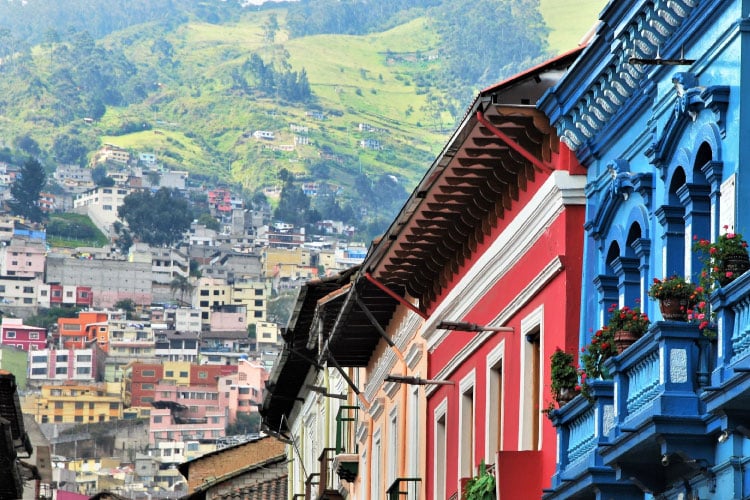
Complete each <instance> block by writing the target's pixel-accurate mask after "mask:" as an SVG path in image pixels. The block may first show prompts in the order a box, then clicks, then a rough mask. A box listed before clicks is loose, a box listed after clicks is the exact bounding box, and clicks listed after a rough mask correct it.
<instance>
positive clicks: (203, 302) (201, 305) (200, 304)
mask: <svg viewBox="0 0 750 500" xmlns="http://www.w3.org/2000/svg"><path fill="white" fill-rule="evenodd" d="M198 305H199V306H200V307H208V301H207V300H201V301H200V302H199V304H198Z"/></svg>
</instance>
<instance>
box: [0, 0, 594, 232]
mask: <svg viewBox="0 0 750 500" xmlns="http://www.w3.org/2000/svg"><path fill="white" fill-rule="evenodd" d="M71 1H75V2H78V3H80V2H82V1H83V0H71ZM87 1H90V2H93V3H96V2H97V1H99V0H87ZM324 1H326V2H329V3H330V6H334V7H335V6H337V5H338V4H337V3H336V2H333V0H319V2H324ZM409 1H410V4H411V5H412V6H413V7H414V8H412V9H411V10H407V11H404V12H401V13H398V14H397V15H396V17H390V18H383V19H381V20H380V21H377V17H374V18H372V19H375V21H373V20H372V19H369V18H367V19H364V18H363V19H364V20H363V19H360V21H361V22H363V23H367V22H370V23H375V24H377V22H380V23H381V24H382V25H390V26H391V28H390V29H384V30H377V31H372V32H368V31H367V30H366V29H364V28H362V29H361V31H362V32H363V34H330V33H329V34H325V33H323V32H320V33H318V34H303V35H300V34H299V33H296V34H295V36H291V35H290V32H289V31H288V26H287V15H288V14H289V12H291V11H290V10H289V9H294V8H295V6H291V7H286V8H282V7H274V8H268V9H260V10H255V9H253V10H250V9H245V10H243V9H238V8H237V6H236V5H232V6H230V5H229V4H228V3H223V2H217V3H215V4H214V7H213V8H214V11H211V10H207V9H206V6H207V5H208V3H205V2H193V1H190V0H185V2H184V5H187V7H186V9H187V10H185V12H184V13H182V14H180V15H178V16H177V17H175V18H174V19H170V20H169V21H165V20H164V16H166V14H164V13H162V12H161V11H159V7H157V6H156V4H150V3H148V2H143V5H142V8H143V10H144V12H143V13H142V15H141V17H142V18H143V19H135V18H133V19H129V20H127V22H122V23H121V24H122V27H121V28H116V27H115V26H113V22H112V20H111V19H108V18H107V17H106V11H102V10H94V11H93V12H96V16H98V17H97V18H96V19H95V22H92V23H91V26H90V28H91V29H92V30H94V32H95V33H99V35H100V36H101V37H100V38H97V39H94V38H93V37H92V36H91V35H89V34H88V32H87V31H76V30H75V29H74V28H70V29H69V30H68V32H65V31H64V29H63V27H60V29H59V33H58V32H55V31H50V32H47V33H46V34H45V35H44V36H40V35H39V34H38V33H35V34H34V35H35V36H36V39H37V40H40V41H39V42H38V43H36V44H35V45H33V46H31V47H29V48H28V50H26V49H24V45H23V43H24V42H22V41H21V38H20V37H19V38H18V39H17V40H15V42H14V43H15V44H16V45H15V46H16V47H18V49H17V50H16V51H12V50H8V47H9V46H11V45H13V44H7V43H6V44H5V45H3V46H2V47H0V49H2V50H0V96H1V97H0V109H1V110H2V111H3V112H2V113H0V137H2V138H3V142H4V145H5V146H6V147H7V149H6V150H5V151H0V153H1V156H0V161H9V160H13V155H14V154H16V152H17V151H18V150H19V149H20V150H23V151H26V152H28V153H31V154H35V155H40V156H41V158H42V159H43V160H44V161H45V163H46V164H47V165H48V166H51V165H53V164H54V163H56V162H64V163H65V162H67V163H76V162H80V163H85V162H87V161H88V160H89V159H90V158H91V155H92V153H93V151H94V150H95V149H96V148H98V147H100V146H101V145H102V144H105V143H111V144H116V145H118V146H120V147H124V148H127V149H129V150H131V151H132V152H133V153H137V152H155V153H156V154H157V156H158V159H159V161H160V162H161V163H163V164H164V165H165V166H166V167H168V168H176V169H184V170H188V171H189V172H190V173H191V176H192V177H193V178H197V179H198V180H199V181H200V182H202V183H205V182H208V183H209V184H211V183H231V184H239V185H242V186H243V187H244V188H245V189H246V190H247V192H248V193H253V192H258V191H260V190H261V189H264V188H268V187H273V186H278V187H280V186H281V185H282V180H281V179H282V177H284V176H285V175H286V174H284V175H282V173H283V172H284V171H286V172H289V173H291V174H294V176H295V179H296V180H299V181H303V180H317V181H326V182H328V183H329V184H331V185H332V186H333V188H334V191H336V192H337V195H336V198H337V200H338V202H339V203H341V204H342V205H343V204H349V205H351V206H352V207H353V208H354V209H355V212H354V213H357V214H359V213H362V210H365V211H369V212H370V215H379V216H381V217H382V218H383V220H387V219H388V218H389V217H390V216H391V215H392V214H393V212H394V211H395V210H397V209H398V208H399V207H400V204H401V202H402V201H403V199H404V198H405V196H406V194H407V193H408V192H409V191H410V190H411V189H412V187H413V186H414V185H415V184H416V182H417V181H418V180H419V179H420V178H421V176H422V175H423V173H424V171H425V169H426V168H427V167H428V166H429V165H430V163H431V162H432V160H433V159H434V157H435V155H436V154H437V152H438V151H439V150H440V148H441V147H442V145H443V144H444V143H445V141H446V140H447V137H448V134H449V133H450V132H451V131H452V130H453V128H454V127H455V124H456V123H457V121H458V120H460V119H461V117H462V115H463V111H464V109H465V108H466V106H468V105H469V101H470V99H471V96H473V95H474V93H475V92H476V91H477V90H478V89H479V88H481V87H482V86H484V85H486V84H488V82H490V83H491V82H494V81H498V80H499V79H501V78H503V77H505V76H508V75H509V74H512V73H514V72H516V71H521V70H523V69H525V68H526V67H528V66H529V65H530V64H532V63H536V62H539V61H540V60H542V59H544V58H545V57H547V56H548V54H549V53H552V54H554V53H559V52H561V51H563V50H568V49H570V48H572V47H574V46H575V45H576V43H577V42H578V41H579V40H580V38H581V37H582V36H583V34H584V33H585V32H586V31H588V29H589V28H590V27H591V25H592V24H593V21H594V20H595V19H596V14H597V13H598V12H599V10H601V8H602V7H603V4H604V1H603V0H572V1H571V2H562V1H560V0H542V1H541V4H540V10H541V13H542V15H543V16H544V21H545V22H546V24H547V27H546V28H545V27H544V23H541V24H538V23H537V24H534V23H536V21H535V20H534V19H533V16H527V15H526V14H531V13H523V12H516V11H514V10H513V9H511V8H510V7H509V5H511V3H510V2H509V3H508V4H507V5H506V3H505V2H496V1H494V0H493V1H492V2H488V0H484V1H483V2H469V3H466V6H465V7H458V6H457V4H454V3H452V2H446V3H444V4H442V5H441V2H438V1H437V0H429V1H428V0H409ZM384 2H386V0H384ZM209 3H210V2H209ZM398 3H399V2H393V1H391V0H387V4H388V6H387V7H388V8H389V9H391V10H394V11H396V12H398V9H399V7H397V5H398ZM485 4H487V5H485ZM29 5H30V6H31V5H32V4H29ZM169 5H170V7H169V8H171V9H179V8H181V7H182V5H183V4H169ZM382 5H383V6H386V4H385V3H383V4H382ZM417 5H432V6H434V7H431V8H432V10H429V9H425V8H422V7H419V8H417V7H416V6H417ZM316 6H317V7H319V6H320V5H319V4H316ZM33 7H34V8H37V9H42V10H43V8H47V9H51V12H57V14H55V15H58V16H59V15H62V14H65V13H66V11H64V10H63V11H60V10H59V6H58V5H57V4H55V3H54V2H43V1H41V0H40V2H39V3H35V4H33ZM485 7H487V8H491V9H497V10H496V11H495V14H497V16H496V17H497V18H500V19H504V21H505V22H508V23H516V24H513V25H512V26H511V27H510V28H505V27H504V26H500V25H499V23H495V24H493V25H487V19H486V18H484V17H481V16H477V15H476V14H477V13H480V12H484V11H483V9H484V8H485ZM24 8H26V7H23V6H22V5H21V4H5V5H3V6H0V9H9V11H8V13H5V14H4V13H3V12H0V15H5V16H6V17H7V19H14V18H15V19H18V21H17V22H18V25H19V26H20V27H21V28H23V26H24V25H23V23H22V22H21V21H22V20H23V19H24V18H25V16H24V14H25V12H24V10H23V9H24ZM29 8H30V7H29ZM115 8H116V9H121V10H127V9H128V5H127V2H122V1H120V0H116V1H115V3H114V4H113V9H115ZM405 8H406V7H405ZM55 9H57V10H55ZM148 9H153V10H154V12H155V14H153V15H152V16H151V18H152V19H155V20H153V21H147V19H149V15H151V13H150V11H149V12H146V10H148ZM190 9H192V10H190ZM502 9H510V10H506V11H503V10H502ZM322 10H323V13H321V12H317V14H316V15H317V16H319V18H321V16H322V18H325V15H326V9H322ZM328 10H331V9H328ZM386 10H388V9H387V8H385V7H383V11H386ZM61 12H62V14H61ZM504 12H505V13H507V14H511V13H512V14H513V15H515V16H518V17H517V19H515V20H513V19H510V18H508V17H507V16H505V15H502V14H503V13H504ZM39 15H40V16H42V17H43V15H45V14H44V11H42V12H40V13H39ZM47 15H51V14H49V13H48V14H47ZM169 15H170V16H174V13H171V14H169ZM289 15H290V16H291V15H292V14H289ZM294 15H295V16H297V17H296V19H298V20H299V19H300V18H299V15H300V13H299V12H296V13H295V14H294ZM383 15H385V14H383ZM159 16H161V17H159ZM457 16H461V17H460V21H459V20H457V19H458V17H457ZM26 17H27V16H26ZM527 17H529V18H530V19H531V20H530V21H529V22H530V23H532V24H531V25H529V27H528V28H527V27H526V26H524V25H523V23H524V22H526V19H527ZM365 18H366V16H365ZM0 19H1V18H0ZM441 19H443V21H441ZM540 19H541V18H540ZM319 20H320V19H319ZM446 20H447V21H446ZM323 21H326V19H322V20H321V22H320V25H321V26H325V22H323ZM454 21H455V22H456V23H457V26H460V29H461V30H468V32H467V34H466V35H465V36H464V34H463V33H461V34H456V33H453V32H454V31H455V30H456V26H453V25H452V24H451V22H454ZM71 22H72V21H71ZM118 22H119V21H118ZM43 24H44V23H43V22H41V21H40V23H39V25H40V26H42V25H43ZM292 24H293V23H292ZM295 26H297V29H299V27H300V26H304V25H300V24H296V25H295ZM342 26H348V25H347V24H346V23H343V24H342ZM0 28H2V21H0ZM87 29H88V27H87ZM321 29H322V28H321ZM493 29H496V30H498V32H504V31H503V29H512V30H516V33H523V34H524V35H523V36H524V37H527V36H528V37H530V38H522V37H520V36H519V37H513V36H511V38H509V39H508V40H506V43H502V44H498V43H496V42H494V41H493V40H495V39H494V38H493V35H492V31H491V30H493ZM545 29H546V30H548V31H549V35H548V43H549V44H548V47H547V49H549V51H548V54H547V55H545V54H544V53H542V52H541V49H540V51H538V52H537V53H536V55H533V56H532V55H530V54H525V53H524V54H518V56H519V59H518V60H511V59H509V58H511V57H512V56H513V57H514V56H515V53H516V52H518V50H516V49H514V48H513V47H512V43H511V42H513V43H521V44H522V45H524V47H526V48H528V47H527V46H528V45H529V44H530V43H532V42H533V41H534V40H535V39H534V38H533V36H544V37H546V36H547V32H546V31H544V30H545ZM354 31H356V30H354V29H353V30H352V32H354ZM511 32H512V31H511ZM532 32H533V33H534V35H528V33H532ZM456 35H458V36H456ZM3 36H5V37H7V36H8V35H7V32H6V33H3V32H2V31H1V30H0V42H2V41H3V40H2V37H3ZM6 39H7V38H6ZM31 39H34V38H31ZM447 39H450V41H449V42H446V40H447ZM537 40H539V39H537ZM11 41H12V40H11ZM446 43H448V45H447V46H446ZM462 44H463V45H462ZM482 44H484V45H482ZM464 45H465V46H464ZM543 45H544V40H539V46H540V47H542V46H543ZM496 50H498V51H497V52H492V51H496ZM499 50H505V51H506V52H502V51H499ZM493 58H494V59H493ZM490 60H497V61H498V62H497V63H496V64H495V65H496V66H497V67H496V68H492V71H488V70H486V69H485V70H483V72H482V75H483V78H485V80H483V81H475V82H472V83H467V82H465V81H464V80H463V79H462V73H461V71H462V68H467V69H468V68H469V66H467V65H470V63H472V62H477V63H483V64H487V62H488V61H490ZM501 66H502V67H501ZM467 96H468V97H467ZM256 131H266V132H272V133H273V139H272V140H267V139H258V138H255V137H254V136H253V133H254V132H256ZM384 179H386V180H384ZM387 179H391V181H388V180H387ZM393 180H395V185H392V184H393V183H392V181H393ZM339 187H340V188H341V190H338V189H337V188H339ZM385 200H387V201H385Z"/></svg>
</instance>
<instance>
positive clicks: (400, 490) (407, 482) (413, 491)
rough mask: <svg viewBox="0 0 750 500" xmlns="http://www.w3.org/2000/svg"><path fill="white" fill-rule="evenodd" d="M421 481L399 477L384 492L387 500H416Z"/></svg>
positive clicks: (419, 479) (414, 478)
mask: <svg viewBox="0 0 750 500" xmlns="http://www.w3.org/2000/svg"><path fill="white" fill-rule="evenodd" d="M421 481H422V479H421V478H418V477H399V478H397V479H396V480H395V481H393V484H391V486H390V487H389V488H388V489H387V490H386V492H385V493H386V498H387V499H388V500H418V499H419V487H420V485H419V483H420V482H421Z"/></svg>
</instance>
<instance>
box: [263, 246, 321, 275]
mask: <svg viewBox="0 0 750 500" xmlns="http://www.w3.org/2000/svg"><path fill="white" fill-rule="evenodd" d="M261 260H262V264H263V275H264V276H265V277H266V278H274V277H278V278H280V279H297V278H301V277H305V276H306V275H307V274H308V268H310V267H311V266H312V252H311V251H310V250H308V249H307V248H295V249H294V250H287V249H284V248H266V249H264V250H263V257H262V259H261Z"/></svg>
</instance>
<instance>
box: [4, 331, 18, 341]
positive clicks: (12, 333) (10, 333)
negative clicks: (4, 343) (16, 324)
mask: <svg viewBox="0 0 750 500" xmlns="http://www.w3.org/2000/svg"><path fill="white" fill-rule="evenodd" d="M5 338H6V339H14V338H16V332H15V331H14V330H8V331H7V332H5Z"/></svg>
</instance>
